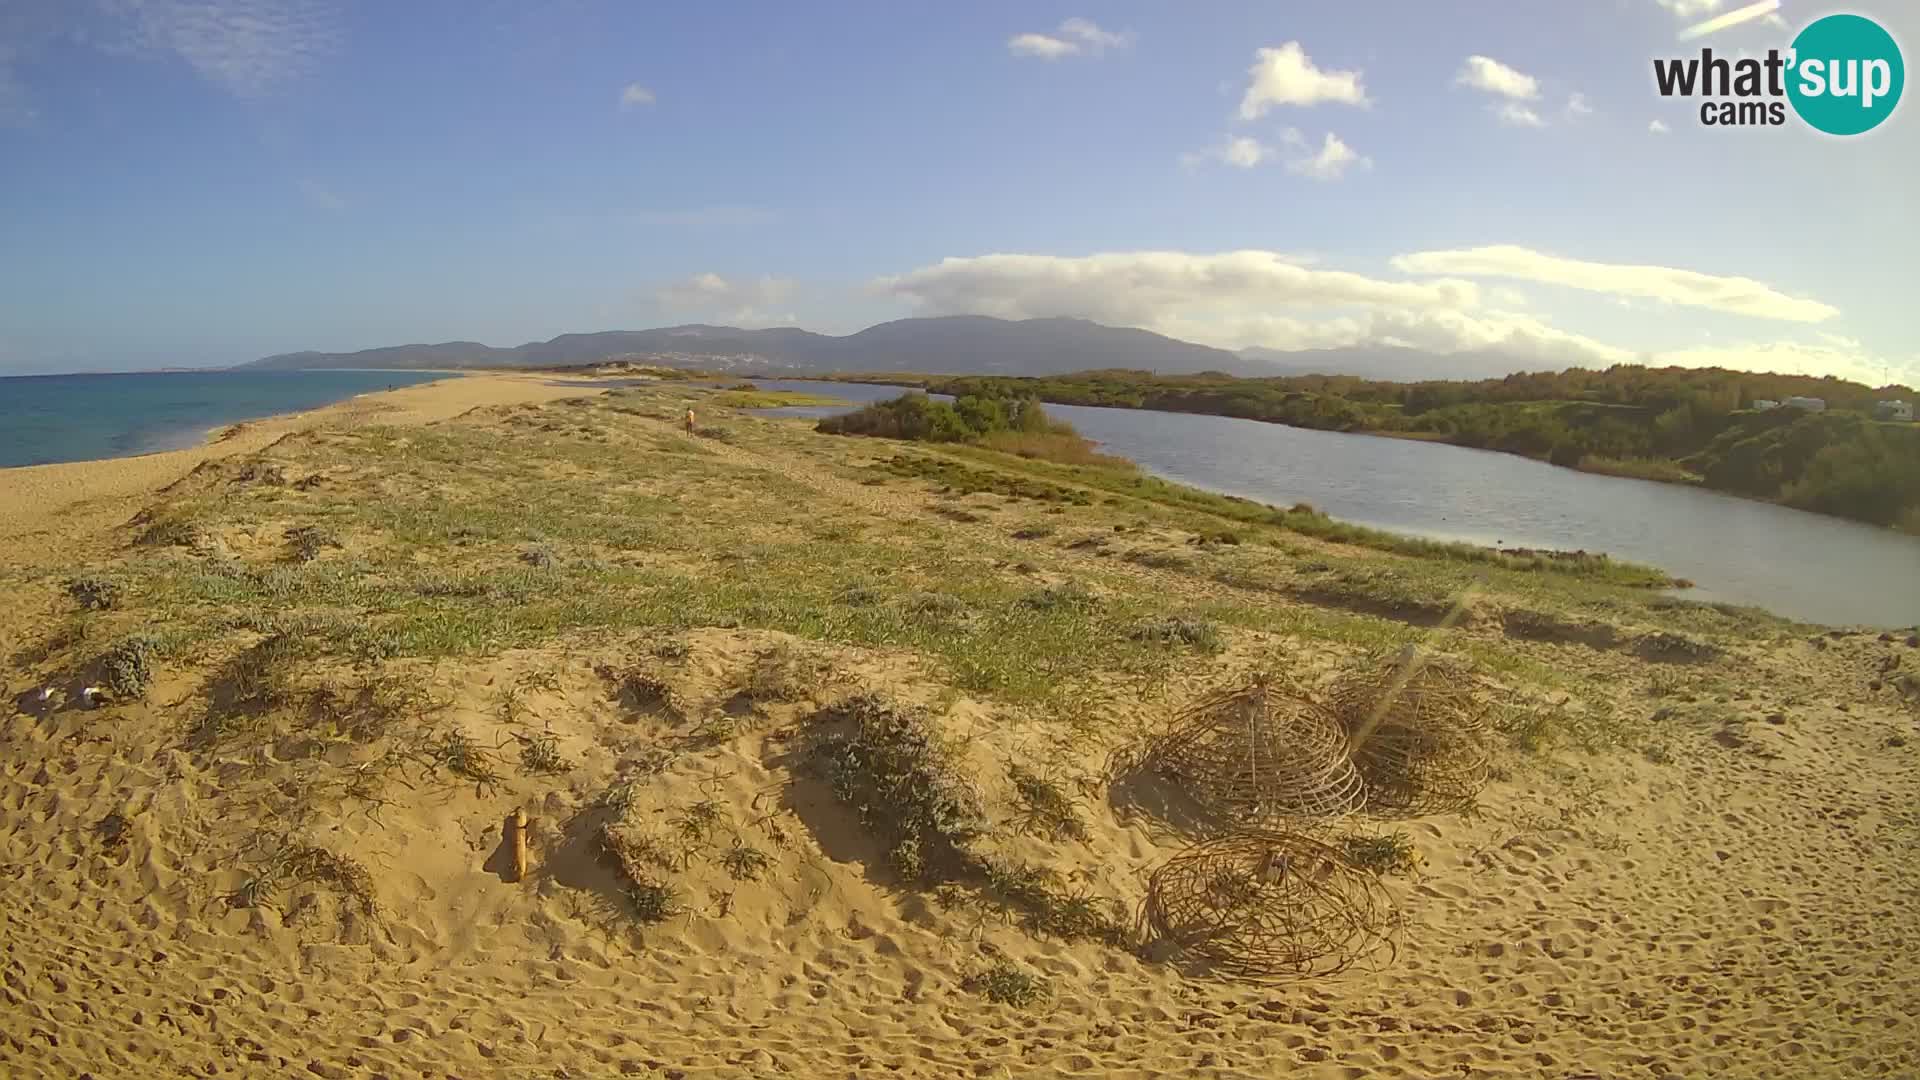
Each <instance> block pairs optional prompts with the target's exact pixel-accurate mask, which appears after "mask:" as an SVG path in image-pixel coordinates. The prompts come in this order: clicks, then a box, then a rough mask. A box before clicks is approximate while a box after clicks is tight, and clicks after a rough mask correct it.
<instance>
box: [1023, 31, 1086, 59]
mask: <svg viewBox="0 0 1920 1080" xmlns="http://www.w3.org/2000/svg"><path fill="white" fill-rule="evenodd" d="M1007 51H1008V52H1010V53H1012V54H1013V55H1015V56H1037V57H1039V58H1040V59H1042V60H1058V59H1060V58H1061V57H1063V56H1071V55H1073V54H1074V53H1077V52H1079V51H1080V47H1079V46H1078V45H1075V44H1074V43H1073V42H1071V41H1067V40H1064V39H1062V38H1057V37H1048V36H1047V35H1045V34H1015V35H1014V36H1013V37H1010V38H1008V39H1007Z"/></svg>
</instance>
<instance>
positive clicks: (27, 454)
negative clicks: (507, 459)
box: [0, 371, 446, 468]
mask: <svg viewBox="0 0 1920 1080" xmlns="http://www.w3.org/2000/svg"><path fill="white" fill-rule="evenodd" d="M443 378H446V376H445V375H442V374H438V373H432V372H419V371H187V372H136V373H131V374H117V375H23V376H15V377H12V378H0V468H5V467H11V466H15V465H44V464H47V463H49V462H55V461H91V460H94V459H97V458H113V457H126V456H128V455H131V454H150V453H154V452H155V451H159V450H178V449H180V448H181V447H185V446H193V445H195V444H197V443H199V442H200V441H201V440H203V439H205V438H206V437H207V433H208V431H209V430H211V429H213V428H217V427H221V426H223V425H226V424H233V423H238V422H239V421H241V420H257V419H259V418H260V417H263V416H274V415H277V414H280V413H288V412H299V411H300V410H302V409H314V408H318V407H320V406H322V405H328V404H331V403H333V402H336V401H343V400H345V399H347V398H350V397H353V396H355V395H357V394H364V393H368V392H370V391H374V390H386V389H389V388H391V387H395V386H412V385H414V384H415V383H422V382H430V381H432V380H434V379H443Z"/></svg>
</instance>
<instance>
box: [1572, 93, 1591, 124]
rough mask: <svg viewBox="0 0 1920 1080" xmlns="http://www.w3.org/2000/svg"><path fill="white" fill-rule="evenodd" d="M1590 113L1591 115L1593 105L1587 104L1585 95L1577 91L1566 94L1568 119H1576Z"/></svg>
mask: <svg viewBox="0 0 1920 1080" xmlns="http://www.w3.org/2000/svg"><path fill="white" fill-rule="evenodd" d="M1592 115H1593V106H1592V105H1589V104H1587V95H1585V94H1582V93H1580V92H1578V91H1575V92H1574V93H1573V94H1571V95H1569V96H1568V98H1567V118H1568V119H1570V120H1572V119H1578V118H1580V117H1582V116H1592Z"/></svg>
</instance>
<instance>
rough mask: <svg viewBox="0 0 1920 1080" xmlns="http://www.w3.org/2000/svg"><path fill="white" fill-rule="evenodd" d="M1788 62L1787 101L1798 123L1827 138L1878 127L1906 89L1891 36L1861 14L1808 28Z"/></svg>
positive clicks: (1795, 42) (1830, 19)
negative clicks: (1826, 135)
mask: <svg viewBox="0 0 1920 1080" xmlns="http://www.w3.org/2000/svg"><path fill="white" fill-rule="evenodd" d="M1787 58H1788V59H1787V66H1788V68H1789V75H1788V78H1787V100H1788V101H1790V102H1792V103H1793V111H1794V112H1796V113H1799V114H1800V119H1802V120H1805V121H1806V122H1807V123H1808V124H1809V125H1811V126H1812V127H1814V128H1816V129H1818V130H1820V131H1824V132H1826V133H1827V134H1829V135H1859V134H1862V133H1863V132H1868V131H1872V130H1873V129H1874V128H1877V127H1879V126H1880V125H1881V124H1882V123H1884V122H1885V121H1886V119H1887V117H1889V116H1892V115H1893V110H1894V108H1895V107H1896V106H1898V105H1899V104H1900V91H1901V90H1903V89H1905V88H1906V83H1907V68H1906V64H1905V63H1904V62H1903V61H1902V59H1901V57H1900V46H1899V45H1898V44H1896V43H1895V42H1894V40H1893V35H1892V34H1889V33H1887V31H1886V30H1885V29H1884V28H1883V27H1881V25H1880V24H1879V23H1877V22H1874V21H1873V20H1872V19H1868V18H1864V17H1862V16H1859V15H1829V16H1827V17H1826V18H1824V19H1819V20H1816V21H1814V22H1812V23H1810V24H1808V26H1807V28H1806V29H1805V30H1802V31H1800V36H1798V37H1796V38H1794V39H1793V48H1792V50H1791V51H1789V52H1788V53H1787Z"/></svg>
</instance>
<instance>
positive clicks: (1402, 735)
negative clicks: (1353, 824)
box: [1329, 647, 1489, 817]
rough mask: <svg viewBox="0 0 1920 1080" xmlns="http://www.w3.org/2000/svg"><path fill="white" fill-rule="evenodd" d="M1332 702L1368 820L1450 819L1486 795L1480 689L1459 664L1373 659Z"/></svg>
mask: <svg viewBox="0 0 1920 1080" xmlns="http://www.w3.org/2000/svg"><path fill="white" fill-rule="evenodd" d="M1329 698H1330V701H1331V704H1332V707H1333V713H1334V715H1335V717H1336V718H1337V719H1338V722H1339V724H1340V726H1341V729H1342V731H1343V732H1344V733H1345V735H1346V739H1347V749H1348V753H1349V754H1350V755H1351V757H1352V760H1353V763H1354V766H1355V767H1356V768H1357V769H1358V770H1359V772H1360V776H1361V777H1362V778H1363V779H1364V780H1365V781H1366V787H1367V810H1368V811H1369V812H1370V813H1373V814H1376V815H1380V816H1385V817H1418V816H1420V815H1423V814H1442V813H1452V812H1456V811H1459V810H1463V809H1466V808H1467V807H1469V806H1472V805H1473V802H1474V800H1475V799H1476V798H1477V797H1478V796H1479V794H1480V792H1481V790H1482V789H1483V788H1485V787H1486V784H1487V768H1488V764H1489V758H1488V740H1487V727H1486V715H1487V709H1488V704H1487V701H1486V697H1485V687H1484V685H1483V684H1482V682H1481V680H1480V679H1479V678H1478V677H1476V676H1475V675H1474V674H1473V673H1472V672H1471V671H1469V670H1467V669H1466V668H1464V667H1462V666H1461V665H1459V664H1458V663H1456V662H1454V661H1451V660H1448V659H1446V658H1444V657H1439V656H1432V655H1428V654H1424V653H1421V652H1419V651H1418V650H1415V649H1413V648H1411V647H1409V648H1406V649H1402V650H1400V651H1399V652H1398V653H1392V654H1375V655H1373V656H1371V657H1369V658H1367V659H1366V660H1365V661H1363V662H1362V663H1361V664H1360V665H1358V666H1356V667H1355V668H1353V669H1352V670H1350V671H1348V672H1346V673H1345V674H1344V675H1342V676H1341V677H1340V678H1339V680H1338V681H1336V682H1335V684H1334V686H1333V689H1332V691H1331V692H1330V695H1329Z"/></svg>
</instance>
